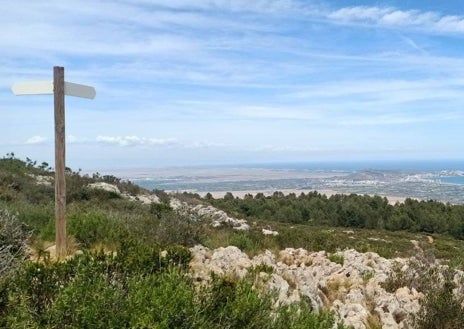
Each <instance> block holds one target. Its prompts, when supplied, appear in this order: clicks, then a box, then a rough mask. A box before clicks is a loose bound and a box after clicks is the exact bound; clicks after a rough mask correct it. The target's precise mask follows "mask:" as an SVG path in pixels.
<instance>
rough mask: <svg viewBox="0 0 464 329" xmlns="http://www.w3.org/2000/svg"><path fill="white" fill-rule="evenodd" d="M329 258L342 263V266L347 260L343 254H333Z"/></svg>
mask: <svg viewBox="0 0 464 329" xmlns="http://www.w3.org/2000/svg"><path fill="white" fill-rule="evenodd" d="M328 258H329V260H330V261H331V262H332V263H336V264H340V265H341V266H343V263H344V262H345V258H344V257H343V255H337V254H331V255H329V257H328Z"/></svg>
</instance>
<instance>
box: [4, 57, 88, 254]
mask: <svg viewBox="0 0 464 329" xmlns="http://www.w3.org/2000/svg"><path fill="white" fill-rule="evenodd" d="M12 90H13V93H14V94H15V95H17V96H18V95H39V94H53V95H54V107H55V232H56V233H55V239H56V242H55V243H56V255H57V257H58V258H59V259H62V258H63V257H64V256H66V177H65V170H66V142H65V111H64V108H65V102H64V95H70V96H76V97H82V98H89V99H93V98H95V89H94V88H93V87H90V86H84V85H80V84H76V83H71V82H65V81H64V67H60V66H55V67H54V68H53V81H30V82H18V83H15V84H13V87H12Z"/></svg>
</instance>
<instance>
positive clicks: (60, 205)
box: [53, 66, 66, 259]
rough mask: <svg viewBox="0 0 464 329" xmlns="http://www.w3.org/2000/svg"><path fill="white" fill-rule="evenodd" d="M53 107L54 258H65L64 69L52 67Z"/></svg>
mask: <svg viewBox="0 0 464 329" xmlns="http://www.w3.org/2000/svg"><path fill="white" fill-rule="evenodd" d="M53 95H54V105H55V239H56V256H57V258H58V259H62V258H64V257H65V256H66V176H65V170H66V165H65V163H66V144H65V115H64V67H60V66H55V67H53Z"/></svg>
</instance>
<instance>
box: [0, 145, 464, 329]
mask: <svg viewBox="0 0 464 329" xmlns="http://www.w3.org/2000/svg"><path fill="white" fill-rule="evenodd" d="M66 179H67V194H68V200H67V203H68V206H67V219H68V233H69V235H70V237H69V239H70V241H71V242H72V243H70V246H71V247H70V248H69V250H68V252H69V254H70V255H72V257H69V259H67V260H66V261H63V262H56V261H54V260H53V259H52V258H50V254H49V252H48V251H47V247H48V246H50V245H51V244H52V242H51V241H53V240H54V234H55V232H54V188H53V185H52V183H53V172H51V169H50V167H49V166H48V164H46V163H42V164H37V163H35V162H33V161H31V160H29V159H27V160H26V161H22V160H19V159H17V158H15V157H14V154H8V155H7V156H6V157H4V158H3V159H0V262H1V264H0V328H2V327H3V328H17V327H23V328H85V327H87V328H225V327H227V328H333V326H334V323H335V319H334V316H333V314H331V313H325V312H322V313H317V314H316V313H313V312H312V311H311V307H310V306H309V305H307V304H305V302H304V301H302V302H300V303H296V304H292V305H287V306H285V305H276V304H275V300H276V299H275V295H274V293H273V292H263V291H257V290H256V289H254V288H253V287H252V282H253V278H250V277H246V278H244V279H240V280H239V279H231V278H222V277H213V280H212V283H211V284H210V285H207V286H199V285H198V284H197V283H196V282H194V281H193V280H192V279H191V278H190V276H189V275H188V269H187V264H188V262H189V260H190V257H191V255H190V252H189V250H188V247H191V246H193V245H196V244H202V245H204V246H207V247H210V248H217V247H220V246H227V245H234V246H237V247H239V248H240V249H241V250H244V251H245V252H247V253H249V254H250V255H253V254H257V253H259V252H261V251H263V250H265V249H269V250H273V251H278V250H281V249H284V248H287V247H294V248H300V247H301V248H304V249H307V250H315V251H316V250H325V251H327V252H328V253H330V254H331V256H330V257H331V261H333V262H335V263H338V264H343V262H344V259H343V257H341V256H338V255H337V254H336V252H337V251H340V250H344V249H347V248H354V249H357V250H358V251H361V252H365V251H374V252H377V253H379V254H380V255H381V256H384V257H387V258H392V257H397V256H404V257H407V256H411V255H416V254H417V253H418V248H419V249H420V252H421V253H422V254H424V255H425V256H427V257H437V258H441V259H443V260H444V261H447V262H448V264H449V265H451V266H452V267H457V268H463V264H464V256H463V255H462V253H460V252H457V251H459V250H462V249H463V248H464V240H463V238H464V233H463V232H464V224H463V216H464V210H463V208H462V206H454V205H449V204H441V203H437V202H433V201H430V202H420V201H415V200H407V201H406V202H405V203H404V204H397V205H389V204H388V202H386V200H385V199H384V198H380V197H368V196H355V195H349V196H341V195H338V196H333V197H330V198H327V197H325V196H323V195H320V194H318V193H316V192H314V193H310V194H306V195H304V194H302V195H300V196H296V195H289V196H283V195H282V194H280V193H276V194H275V195H274V196H272V197H264V196H263V195H257V196H256V197H250V196H249V197H247V198H245V199H243V200H241V199H237V198H234V197H233V196H230V195H229V196H228V197H226V198H224V199H217V200H215V199H212V198H207V199H201V198H200V197H198V196H197V195H193V194H188V193H185V194H181V195H179V196H177V197H178V198H179V199H182V200H183V201H185V202H188V203H190V204H193V205H197V204H202V203H203V204H212V205H214V206H215V207H218V208H220V209H223V210H225V211H227V212H228V213H229V214H230V215H232V216H236V217H237V218H246V219H248V221H249V223H250V225H251V228H250V230H249V231H236V230H233V229H232V228H227V227H225V228H213V227H211V226H210V225H209V224H208V223H206V222H202V221H197V220H195V218H193V216H192V215H191V214H189V213H188V212H185V213H184V212H182V213H179V212H176V211H174V210H173V209H172V208H171V206H170V204H169V198H170V196H169V195H167V194H166V193H164V192H163V191H152V192H149V191H145V190H143V189H141V188H139V187H138V186H136V185H133V184H131V183H130V182H126V181H122V180H120V179H118V178H116V177H113V176H102V175H100V174H94V175H91V176H89V175H82V174H81V173H80V172H79V171H78V172H73V171H72V170H70V169H68V170H67V175H66ZM96 182H106V183H111V184H114V185H117V186H118V188H119V190H120V191H122V192H124V193H126V194H127V195H132V196H134V197H135V196H136V195H138V194H139V193H142V192H143V193H156V195H157V196H158V198H159V199H160V200H161V203H152V204H151V205H150V204H143V203H142V202H138V201H133V200H128V199H127V198H123V197H121V195H119V194H116V193H113V192H108V191H105V190H99V189H92V188H89V184H91V183H96ZM263 228H268V229H272V230H276V231H278V232H279V234H278V235H275V236H274V235H263V234H262V229H263ZM431 237H433V239H432V240H433V241H432V242H431ZM411 240H414V241H416V242H417V243H416V244H413V243H411ZM77 250H79V252H78V253H76V251H77ZM162 251H165V252H162ZM421 270H422V269H421ZM251 272H252V275H253V273H255V274H256V273H259V272H265V273H272V268H269V267H266V266H265V265H264V264H263V265H262V266H260V267H259V268H257V269H256V270H255V271H251ZM399 273H400V272H398V273H397V274H398V275H397V276H395V274H394V273H392V274H391V278H390V281H388V282H387V284H389V285H390V286H389V288H388V289H395V287H396V286H397V285H400V284H402V283H404V282H406V284H409V285H410V286H412V287H413V286H414V284H417V285H419V284H421V285H422V286H420V289H423V291H430V292H432V294H431V296H430V297H427V298H425V299H424V301H423V305H422V309H421V312H420V313H419V316H418V318H417V320H416V322H415V324H416V326H417V328H441V327H440V326H438V324H437V321H436V319H437V318H440V316H441V317H446V318H447V320H446V321H448V322H446V323H448V326H447V328H458V327H456V326H454V324H455V323H459V321H461V322H460V323H462V321H463V319H462V314H464V313H463V311H464V310H463V309H462V306H461V305H462V301H460V300H458V299H450V298H451V297H450V296H451V295H450V293H451V291H452V290H453V289H455V288H456V287H457V286H456V283H454V281H452V280H451V278H445V280H442V281H440V282H443V284H441V285H433V284H432V283H431V281H428V282H424V283H418V282H415V281H414V280H415V279H414V278H407V277H401V274H399ZM366 276H367V274H366ZM426 277H432V275H431V274H427V275H426ZM366 280H369V278H366ZM408 280H409V281H408ZM411 280H412V281H411ZM435 281H437V280H435ZM418 287H419V286H418ZM427 296H429V295H427ZM445 300H450V301H451V304H449V305H451V306H452V308H450V309H445V306H446V305H447V304H446V303H445V302H444V301H445ZM449 305H448V306H449ZM460 307H461V308H460ZM371 320H372V321H371V322H372V323H374V322H375V321H374V320H375V319H371ZM443 321H444V320H443ZM371 327H374V324H372V326H371ZM339 328H343V325H341V324H340V325H339Z"/></svg>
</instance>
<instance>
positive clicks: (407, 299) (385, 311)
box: [93, 183, 464, 329]
mask: <svg viewBox="0 0 464 329" xmlns="http://www.w3.org/2000/svg"><path fill="white" fill-rule="evenodd" d="M103 184H104V183H99V185H98V186H93V187H94V188H104V189H106V190H108V191H112V192H115V193H120V192H119V191H118V190H117V187H115V186H110V185H109V184H106V185H103ZM121 195H122V196H123V197H126V198H129V199H131V200H134V201H135V200H139V201H141V202H144V203H151V202H158V199H157V197H156V196H155V195H140V196H137V197H133V196H129V195H123V194H121ZM170 205H171V207H172V208H174V209H175V210H176V211H178V212H184V213H185V212H187V213H188V214H189V215H190V216H191V217H192V218H193V219H194V220H203V221H209V222H210V223H211V225H212V226H213V227H221V226H227V227H232V228H233V229H236V230H248V229H249V228H250V225H249V224H248V223H247V221H246V220H243V219H237V218H233V217H230V216H228V215H227V214H226V213H225V212H224V211H221V210H219V209H216V208H214V207H212V206H205V205H196V206H192V205H189V204H187V203H185V202H182V201H180V200H178V199H176V198H174V197H172V198H171V202H170ZM262 233H263V234H272V235H277V234H279V233H278V232H276V231H272V230H267V229H263V230H262ZM191 251H192V254H193V259H192V261H191V263H190V272H191V275H192V277H193V278H195V279H196V280H197V282H199V284H202V283H208V282H209V280H210V279H211V275H212V273H215V274H218V275H223V276H226V277H229V278H230V279H232V280H235V279H238V278H243V277H245V276H249V275H251V276H254V277H253V280H254V282H255V286H256V287H257V288H258V289H269V290H273V291H275V292H276V294H277V302H278V303H291V302H295V301H300V300H302V299H304V300H306V301H307V302H308V303H309V304H310V305H311V307H312V309H313V310H315V311H318V310H322V309H324V310H327V309H328V310H331V311H333V312H334V313H335V314H336V316H337V317H338V318H339V319H340V320H342V321H343V322H344V323H345V324H346V325H351V326H353V327H354V328H355V329H365V328H366V329H369V328H389V329H404V328H412V321H413V318H414V315H415V314H416V313H417V312H418V311H419V309H420V301H421V299H422V298H424V294H423V293H422V292H420V291H417V290H416V289H415V288H410V287H408V286H406V285H405V286H399V287H396V288H395V289H391V288H390V289H388V291H387V290H386V288H385V283H386V281H387V280H389V278H391V275H392V273H393V272H394V271H395V270H399V271H400V272H401V273H409V274H411V273H412V274H413V275H414V271H415V269H413V268H411V266H410V264H411V262H410V261H411V259H408V258H395V259H386V258H383V257H380V256H379V255H378V254H376V253H372V252H366V253H360V252H358V251H356V250H353V249H350V250H344V251H339V252H336V253H334V254H328V253H327V252H325V251H318V252H311V251H308V250H304V249H292V248H287V249H285V250H281V251H280V252H277V253H273V252H271V251H269V250H266V251H264V252H263V253H261V254H259V255H256V256H254V257H249V256H248V255H247V254H246V253H244V252H242V251H241V250H240V249H238V248H237V247H234V246H229V247H225V248H218V249H214V250H211V249H208V248H206V247H204V246H201V245H198V246H195V247H193V248H191ZM417 252H418V254H420V253H421V252H422V250H421V249H420V247H419V246H417ZM430 266H436V267H440V265H439V264H438V262H434V263H432V264H430ZM456 273H457V274H456V278H455V280H457V277H463V276H464V275H463V274H462V273H461V272H456ZM416 274H417V273H416Z"/></svg>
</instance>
